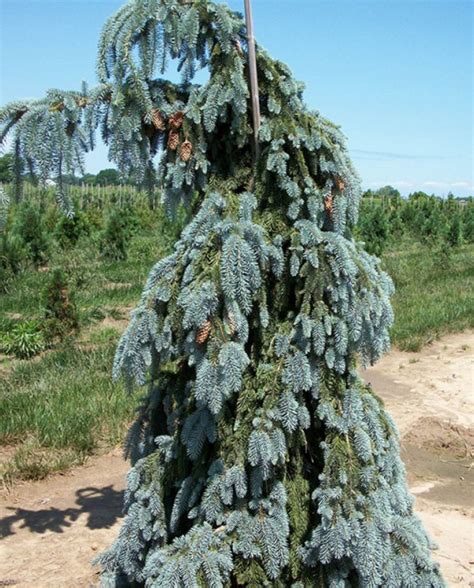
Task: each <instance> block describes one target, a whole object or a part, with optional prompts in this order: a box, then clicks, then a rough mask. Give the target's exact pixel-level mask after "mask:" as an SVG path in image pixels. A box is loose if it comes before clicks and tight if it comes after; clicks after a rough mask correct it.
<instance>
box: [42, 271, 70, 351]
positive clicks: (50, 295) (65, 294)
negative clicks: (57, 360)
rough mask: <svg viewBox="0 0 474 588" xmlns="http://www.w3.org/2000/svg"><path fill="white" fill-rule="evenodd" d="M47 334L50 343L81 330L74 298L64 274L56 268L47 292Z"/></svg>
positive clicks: (45, 314)
mask: <svg viewBox="0 0 474 588" xmlns="http://www.w3.org/2000/svg"><path fill="white" fill-rule="evenodd" d="M44 316H45V319H46V320H45V332H46V334H47V338H48V341H50V342H54V341H55V340H57V339H59V340H63V339H64V337H65V336H66V335H68V334H69V333H71V332H73V331H77V330H78V329H79V315H78V311H77V307H76V304H75V302H74V296H73V294H72V293H71V292H70V291H69V286H68V282H67V280H66V277H65V275H64V272H63V271H62V270H61V269H59V268H56V269H55V270H54V271H53V273H52V276H51V280H50V283H49V284H48V286H47V288H46V291H45V313H44Z"/></svg>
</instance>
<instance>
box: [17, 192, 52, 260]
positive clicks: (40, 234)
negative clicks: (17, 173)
mask: <svg viewBox="0 0 474 588" xmlns="http://www.w3.org/2000/svg"><path fill="white" fill-rule="evenodd" d="M12 232H13V234H14V235H16V236H18V238H19V239H20V240H21V242H22V244H23V246H24V248H25V250H26V252H27V256H28V258H29V259H30V260H31V261H32V262H33V263H34V264H35V265H40V264H42V263H44V262H45V261H46V260H47V259H48V256H49V245H50V244H49V239H48V236H47V233H46V231H45V229H44V224H43V221H42V217H41V213H40V210H39V208H38V207H37V206H35V205H34V204H30V203H28V204H24V205H21V206H20V207H19V208H18V210H17V212H16V215H15V221H14V223H13V227H12Z"/></svg>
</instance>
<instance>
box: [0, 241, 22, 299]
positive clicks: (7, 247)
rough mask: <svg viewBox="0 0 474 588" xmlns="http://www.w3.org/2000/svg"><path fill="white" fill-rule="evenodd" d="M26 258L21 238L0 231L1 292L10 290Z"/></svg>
mask: <svg viewBox="0 0 474 588" xmlns="http://www.w3.org/2000/svg"><path fill="white" fill-rule="evenodd" d="M25 260H26V252H25V249H24V247H23V245H22V242H21V239H20V238H18V236H16V235H12V234H11V233H9V232H7V231H5V232H3V233H0V292H8V290H9V288H10V285H11V283H12V281H13V279H14V277H15V275H16V274H17V273H19V271H20V270H21V267H22V265H23V263H24V262H25Z"/></svg>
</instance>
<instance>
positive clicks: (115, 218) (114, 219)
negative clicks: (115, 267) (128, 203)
mask: <svg viewBox="0 0 474 588" xmlns="http://www.w3.org/2000/svg"><path fill="white" fill-rule="evenodd" d="M129 241H130V232H129V230H128V227H127V224H126V222H125V220H124V218H123V217H122V215H121V213H120V211H117V210H114V211H112V212H111V213H110V214H109V217H108V219H107V222H106V225H105V228H104V230H103V231H102V234H101V237H100V242H99V246H100V252H101V254H102V255H103V256H104V257H106V258H107V259H110V260H113V261H123V260H125V259H127V247H128V243H129Z"/></svg>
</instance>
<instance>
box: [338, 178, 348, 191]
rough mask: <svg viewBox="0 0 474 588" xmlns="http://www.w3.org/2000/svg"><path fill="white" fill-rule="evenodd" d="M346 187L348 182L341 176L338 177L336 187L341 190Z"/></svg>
mask: <svg viewBox="0 0 474 588" xmlns="http://www.w3.org/2000/svg"><path fill="white" fill-rule="evenodd" d="M345 187H346V184H345V183H344V180H342V179H341V178H336V188H337V189H338V190H339V192H342V191H343V190H344V188H345Z"/></svg>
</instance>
